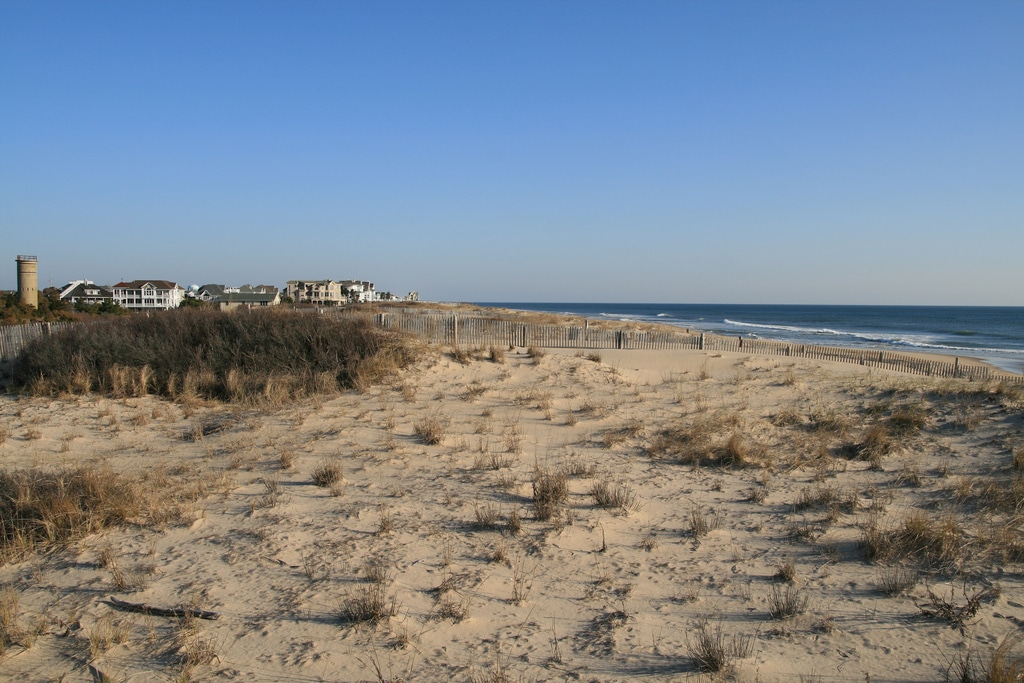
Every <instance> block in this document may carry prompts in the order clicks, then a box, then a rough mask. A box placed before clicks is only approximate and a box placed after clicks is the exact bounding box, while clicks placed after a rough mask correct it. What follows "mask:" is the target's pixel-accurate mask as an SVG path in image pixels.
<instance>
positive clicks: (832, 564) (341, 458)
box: [0, 348, 1024, 682]
mask: <svg viewBox="0 0 1024 683" xmlns="http://www.w3.org/2000/svg"><path fill="white" fill-rule="evenodd" d="M416 358H417V360H415V362H413V363H412V364H410V365H408V366H407V367H405V368H404V369H402V368H398V367H396V368H394V370H393V372H394V374H392V375H390V376H384V375H382V376H381V377H382V378H383V383H380V384H371V383H366V384H362V385H360V386H359V387H357V388H358V389H359V390H358V391H357V390H355V389H348V390H343V391H340V393H339V392H338V391H337V390H335V392H334V393H323V392H319V393H313V394H310V395H306V396H305V397H302V396H299V397H298V398H294V397H293V399H292V400H289V401H287V402H260V401H242V402H236V403H230V402H221V401H220V400H214V398H206V397H203V396H195V397H190V398H189V400H187V401H180V400H179V401H177V402H175V401H171V400H168V399H166V398H159V397H156V396H152V395H139V396H134V395H123V396H116V397H115V396H112V395H97V394H93V393H80V394H79V393H76V394H72V395H69V394H67V393H64V394H61V395H59V396H37V397H32V396H27V395H25V396H20V397H19V396H13V395H7V396H3V397H0V435H3V438H2V439H0V462H2V468H3V469H2V471H0V489H2V492H3V499H2V500H0V506H5V507H4V508H3V523H4V528H3V543H4V546H3V565H2V566H0V649H3V654H2V655H0V675H2V676H3V677H7V678H14V677H22V678H25V679H26V680H54V679H61V680H66V681H74V680H93V679H94V677H95V676H97V675H102V676H107V677H109V678H110V679H111V680H153V679H160V680H189V679H195V680H200V679H202V680H217V679H219V678H235V679H247V680H268V681H269V680H283V679H286V680H296V681H305V680H309V681H318V680H331V681H334V680H387V681H391V680H420V681H433V680H471V681H504V680H526V681H533V680H536V681H541V680H588V681H590V680H594V681H622V680H629V679H634V678H642V679H644V680H712V679H715V678H721V679H734V680H746V681H766V682H768V681H790V680H808V681H810V680H821V681H864V680H868V679H869V680H872V681H882V680H900V681H935V680H943V679H948V680H958V681H960V680H964V681H968V680H969V681H982V680H1016V678H1014V676H1016V675H1017V674H1019V672H1020V671H1021V666H1022V665H1021V663H1020V662H1021V657H1022V656H1024V653H1022V650H1021V647H1020V638H1019V635H1018V634H1019V631H1020V629H1021V627H1022V625H1024V581H1022V575H1021V570H1022V568H1024V540H1022V538H1024V537H1022V535H1021V525H1022V519H1024V518H1022V510H1024V471H1022V467H1024V466H1022V464H1021V463H1022V462H1024V393H1022V392H1021V389H1020V388H1019V387H1017V388H1012V387H1006V386H1000V385H979V384H969V383H962V382H955V381H938V380H932V379H927V378H911V377H906V376H901V375H897V374H893V373H889V372H886V371H878V370H870V369H866V368H861V367H858V366H843V365H839V364H830V363H825V362H816V361H794V360H792V359H785V358H772V357H764V356H757V355H750V354H739V353H737V354H728V353H715V354H711V353H706V352H700V351H628V352H623V351H602V352H601V354H600V356H598V357H595V358H589V357H585V356H582V355H577V354H576V353H575V352H562V351H558V350H552V349H544V350H541V349H533V350H527V349H511V350H509V349H494V348H490V349H462V350H460V351H459V352H458V353H452V352H451V350H442V349H433V350H431V349H425V350H419V351H417V352H416ZM110 598H119V599H122V600H127V601H131V602H134V603H145V604H147V605H153V606H163V607H174V606H183V607H192V608H197V609H205V610H211V611H216V612H217V613H219V615H220V618H219V619H216V620H206V619H200V618H168V617H161V616H157V615H155V614H152V613H150V614H145V613H142V614H140V613H133V612H126V611H122V610H121V609H119V608H118V606H117V605H115V604H114V603H113V602H111V600H110ZM96 672H98V673H96ZM1007 676H1009V677H1007Z"/></svg>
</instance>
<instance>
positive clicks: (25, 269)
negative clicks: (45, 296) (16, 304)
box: [15, 255, 39, 308]
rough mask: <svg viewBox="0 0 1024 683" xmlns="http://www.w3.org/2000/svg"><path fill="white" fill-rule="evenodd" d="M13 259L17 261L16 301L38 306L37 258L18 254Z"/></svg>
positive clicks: (33, 306) (34, 306)
mask: <svg viewBox="0 0 1024 683" xmlns="http://www.w3.org/2000/svg"><path fill="white" fill-rule="evenodd" d="M15 261H17V263H18V301H20V302H21V303H22V304H24V305H25V306H31V307H32V308H39V259H37V258H36V257H35V256H22V255H19V256H18V258H16V259H15Z"/></svg>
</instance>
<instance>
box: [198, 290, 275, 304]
mask: <svg viewBox="0 0 1024 683" xmlns="http://www.w3.org/2000/svg"><path fill="white" fill-rule="evenodd" d="M276 297H277V292H276V291H275V292H268V293H265V294H264V293H261V292H228V293H227V294H221V295H220V296H218V297H214V298H213V299H211V301H213V302H214V303H219V304H220V303H223V304H258V303H263V302H264V301H266V302H271V301H273V300H274V299H275V298H276Z"/></svg>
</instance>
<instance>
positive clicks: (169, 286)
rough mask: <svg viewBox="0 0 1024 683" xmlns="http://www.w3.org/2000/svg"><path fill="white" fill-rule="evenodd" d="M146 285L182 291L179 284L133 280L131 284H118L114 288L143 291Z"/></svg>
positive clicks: (167, 281)
mask: <svg viewBox="0 0 1024 683" xmlns="http://www.w3.org/2000/svg"><path fill="white" fill-rule="evenodd" d="M146 285H153V286H154V287H156V288H157V289H175V288H178V289H181V288H180V287H178V283H176V282H171V281H170V280H132V281H131V282H118V283H117V284H116V285H114V287H117V288H118V289H142V288H143V287H144V286H146Z"/></svg>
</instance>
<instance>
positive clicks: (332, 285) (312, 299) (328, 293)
mask: <svg viewBox="0 0 1024 683" xmlns="http://www.w3.org/2000/svg"><path fill="white" fill-rule="evenodd" d="M284 293H285V295H286V296H290V297H291V298H292V301H294V302H295V303H297V304H317V305H319V306H337V305H340V304H343V303H345V302H346V301H347V298H346V296H345V293H344V292H343V291H342V288H341V283H340V282H335V281H334V280H289V281H288V284H287V285H286V286H285V288H284Z"/></svg>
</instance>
